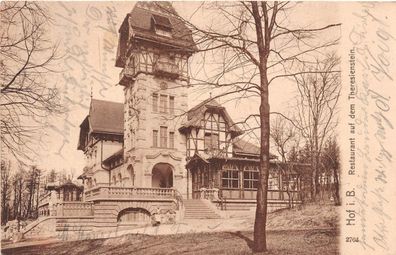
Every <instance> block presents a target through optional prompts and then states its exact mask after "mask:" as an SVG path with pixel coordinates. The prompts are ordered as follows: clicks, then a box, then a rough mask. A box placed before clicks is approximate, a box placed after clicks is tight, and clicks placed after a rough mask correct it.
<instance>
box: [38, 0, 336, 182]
mask: <svg viewBox="0 0 396 255" xmlns="http://www.w3.org/2000/svg"><path fill="white" fill-rule="evenodd" d="M45 4H46V5H47V6H48V9H49V10H50V12H51V15H52V17H53V19H54V25H53V27H52V28H51V32H52V38H53V40H54V42H58V43H59V49H60V52H61V53H62V54H64V58H63V59H62V60H61V61H60V62H59V63H58V68H59V69H60V70H62V72H61V73H59V74H57V75H55V76H54V77H53V78H51V79H49V80H48V82H49V83H50V84H53V83H56V84H57V86H58V87H59V88H60V89H61V91H62V102H63V104H64V105H65V106H67V107H68V109H69V112H68V114H67V115H65V116H62V117H60V118H57V119H56V120H55V121H51V124H52V125H53V128H49V129H48V130H44V131H43V134H44V133H45V134H47V138H45V141H46V144H47V145H48V150H46V151H41V153H40V157H39V158H38V163H37V164H38V165H39V166H40V167H41V168H43V169H48V170H49V169H51V168H55V169H57V170H62V169H65V170H66V172H67V174H70V172H74V173H73V175H74V177H76V176H78V175H79V174H80V173H81V172H82V169H83V167H84V156H83V153H82V152H81V151H77V142H78V134H79V125H80V123H81V122H82V120H83V119H84V118H85V116H86V115H87V114H88V107H89V102H90V94H91V88H92V92H93V97H94V98H96V99H103V100H110V101H117V102H123V92H122V87H121V86H118V85H117V83H118V77H119V72H120V71H121V69H120V68H116V67H115V66H114V65H115V56H116V50H117V43H118V39H117V36H118V28H119V26H120V24H121V22H122V21H123V19H124V17H125V15H126V14H127V13H128V12H129V11H130V10H132V8H133V5H134V3H133V2H64V3H60V2H47V3H45ZM197 6H199V3H198V2H174V7H175V8H176V11H177V12H178V13H179V14H180V15H182V16H183V17H184V18H189V17H191V15H192V14H193V12H194V11H195V9H196V8H197ZM319 9H325V10H326V12H323V11H320V12H319V11H318V10H319ZM337 13H338V12H337V6H336V4H333V3H304V5H300V7H298V8H296V9H295V10H294V13H293V14H292V15H293V16H294V17H296V18H297V19H296V20H299V22H304V24H310V25H313V26H320V25H323V24H326V23H337V22H338V21H337V19H338V18H339V17H338V15H337ZM205 16H207V15H205V14H204V13H202V12H197V13H195V15H194V16H193V18H192V20H191V21H192V22H193V23H194V24H199V25H205V22H210V20H208V19H207V18H204V19H203V18H202V17H205ZM294 17H293V18H294ZM291 18H292V17H291ZM301 20H303V21H301ZM192 62H194V59H192ZM191 69H194V66H191ZM293 95H294V86H293V84H292V83H290V82H287V81H286V82H282V83H279V82H278V83H274V84H273V85H272V86H271V88H270V104H271V111H280V112H287V111H288V108H287V105H288V102H290V100H291V98H292V97H293ZM207 97H209V94H208V93H206V94H204V95H203V96H201V97H200V98H197V95H196V94H195V95H194V94H193V93H190V94H189V103H190V105H189V108H191V107H193V106H194V105H195V104H197V103H199V102H200V101H202V100H204V99H205V98H207ZM220 101H221V100H220ZM225 106H226V108H227V110H228V112H229V113H230V115H231V117H232V118H233V119H234V120H235V121H238V120H241V119H242V118H243V117H244V116H246V113H247V112H249V111H253V110H255V109H258V102H256V101H254V100H245V101H242V102H241V103H240V105H238V108H237V109H236V107H235V103H227V104H226V105H225ZM240 109H244V111H241V110H240Z"/></svg>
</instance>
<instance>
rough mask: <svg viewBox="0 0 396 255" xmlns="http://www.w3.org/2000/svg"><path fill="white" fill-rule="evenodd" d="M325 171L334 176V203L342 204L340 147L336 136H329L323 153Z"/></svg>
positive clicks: (322, 160)
mask: <svg viewBox="0 0 396 255" xmlns="http://www.w3.org/2000/svg"><path fill="white" fill-rule="evenodd" d="M320 161H321V165H322V168H323V171H324V172H325V173H326V174H327V175H328V176H331V177H332V178H331V179H332V183H330V185H331V191H332V193H333V194H332V195H333V196H334V204H335V205H341V199H340V147H339V146H338V143H337V139H336V137H335V136H332V137H329V138H328V140H327V141H326V143H325V146H324V148H323V153H322V155H321V160H320Z"/></svg>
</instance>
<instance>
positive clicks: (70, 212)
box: [54, 201, 93, 216]
mask: <svg viewBox="0 0 396 255" xmlns="http://www.w3.org/2000/svg"><path fill="white" fill-rule="evenodd" d="M54 210H55V216H92V215H93V204H92V202H79V201H76V202H62V203H59V204H56V205H54Z"/></svg>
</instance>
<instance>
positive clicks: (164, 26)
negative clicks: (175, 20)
mask: <svg viewBox="0 0 396 255" xmlns="http://www.w3.org/2000/svg"><path fill="white" fill-rule="evenodd" d="M151 22H152V26H153V29H154V31H155V33H156V34H158V35H162V36H166V37H172V24H171V22H170V20H169V19H168V18H167V17H164V16H160V15H156V14H153V15H152V16H151Z"/></svg>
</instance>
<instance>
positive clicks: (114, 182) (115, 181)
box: [113, 175, 117, 185]
mask: <svg viewBox="0 0 396 255" xmlns="http://www.w3.org/2000/svg"><path fill="white" fill-rule="evenodd" d="M116 184H117V179H116V177H115V175H113V185H116Z"/></svg>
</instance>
